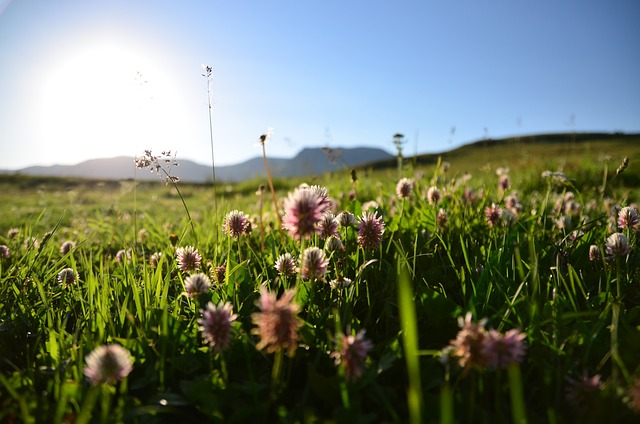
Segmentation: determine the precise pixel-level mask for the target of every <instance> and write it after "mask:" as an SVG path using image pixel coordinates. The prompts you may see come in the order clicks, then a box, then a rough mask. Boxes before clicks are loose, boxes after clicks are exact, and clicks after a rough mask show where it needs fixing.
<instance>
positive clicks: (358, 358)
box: [331, 330, 373, 381]
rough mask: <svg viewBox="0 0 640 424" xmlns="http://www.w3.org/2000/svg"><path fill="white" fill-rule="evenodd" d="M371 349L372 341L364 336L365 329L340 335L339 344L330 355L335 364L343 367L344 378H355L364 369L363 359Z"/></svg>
mask: <svg viewBox="0 0 640 424" xmlns="http://www.w3.org/2000/svg"><path fill="white" fill-rule="evenodd" d="M371 349H373V343H371V341H370V340H368V339H367V338H365V330H360V331H358V333H357V334H356V335H355V336H354V335H351V334H349V335H344V334H343V335H342V336H341V337H340V338H339V345H338V348H337V350H336V351H334V352H333V353H332V354H331V356H332V357H333V358H334V362H335V364H336V365H342V366H343V367H344V372H345V378H346V380H349V381H351V380H355V379H357V378H358V377H360V376H361V375H362V373H363V372H364V370H365V361H366V359H367V356H368V355H369V352H370V351H371Z"/></svg>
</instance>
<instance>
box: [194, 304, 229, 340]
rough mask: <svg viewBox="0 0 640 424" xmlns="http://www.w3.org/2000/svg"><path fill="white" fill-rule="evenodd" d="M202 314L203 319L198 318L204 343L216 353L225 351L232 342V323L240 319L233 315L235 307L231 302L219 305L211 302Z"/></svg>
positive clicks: (201, 311)
mask: <svg viewBox="0 0 640 424" xmlns="http://www.w3.org/2000/svg"><path fill="white" fill-rule="evenodd" d="M200 313H201V314H202V317H201V318H198V324H200V327H199V329H200V332H201V333H202V338H203V339H204V341H205V342H207V344H208V345H209V347H210V348H211V349H212V350H213V351H214V352H221V351H223V350H225V349H226V348H227V347H228V346H229V343H230V342H231V335H232V328H231V323H232V322H233V321H235V319H236V318H237V317H238V315H237V314H234V313H233V306H231V304H230V303H229V302H221V303H219V304H218V305H214V304H213V302H209V303H207V306H206V308H205V309H201V310H200Z"/></svg>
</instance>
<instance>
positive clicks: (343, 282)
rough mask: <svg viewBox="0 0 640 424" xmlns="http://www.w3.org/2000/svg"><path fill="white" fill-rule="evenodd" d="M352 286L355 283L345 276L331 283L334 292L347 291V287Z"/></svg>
mask: <svg viewBox="0 0 640 424" xmlns="http://www.w3.org/2000/svg"><path fill="white" fill-rule="evenodd" d="M351 284H353V281H352V280H351V279H349V278H347V277H344V276H339V277H338V278H336V279H335V280H331V281H329V287H331V288H332V289H333V290H338V289H346V288H347V287H349V286H351Z"/></svg>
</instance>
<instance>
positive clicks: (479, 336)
mask: <svg viewBox="0 0 640 424" xmlns="http://www.w3.org/2000/svg"><path fill="white" fill-rule="evenodd" d="M486 322H487V320H486V319H482V320H480V322H478V323H474V322H473V321H472V317H471V312H467V314H466V315H465V317H464V318H462V317H458V325H459V326H460V331H459V332H458V334H457V336H456V338H455V339H454V340H452V341H451V346H452V347H453V354H454V355H455V357H456V358H457V359H458V364H459V365H460V366H461V367H466V366H469V367H484V366H485V365H486V364H487V356H486V354H485V349H484V344H485V338H486V337H487V331H486V330H485V329H484V325H485V324H486Z"/></svg>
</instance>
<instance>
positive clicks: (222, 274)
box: [213, 262, 227, 284]
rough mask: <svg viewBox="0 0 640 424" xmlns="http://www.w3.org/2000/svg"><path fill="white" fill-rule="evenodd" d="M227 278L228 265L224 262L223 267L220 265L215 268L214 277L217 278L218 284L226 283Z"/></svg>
mask: <svg viewBox="0 0 640 424" xmlns="http://www.w3.org/2000/svg"><path fill="white" fill-rule="evenodd" d="M226 276H227V263H226V262H224V263H222V265H218V266H216V267H214V268H213V277H214V278H215V280H216V282H217V283H218V284H222V283H224V279H225V278H226Z"/></svg>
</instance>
